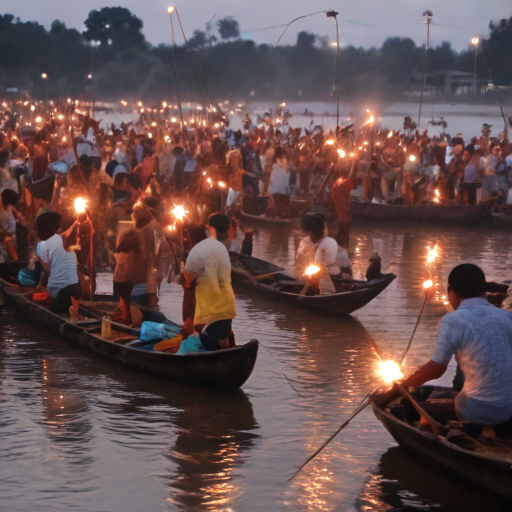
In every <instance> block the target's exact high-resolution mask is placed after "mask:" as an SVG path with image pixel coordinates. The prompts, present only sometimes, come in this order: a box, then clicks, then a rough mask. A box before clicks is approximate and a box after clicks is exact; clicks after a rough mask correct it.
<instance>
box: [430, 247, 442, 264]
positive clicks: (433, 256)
mask: <svg viewBox="0 0 512 512" xmlns="http://www.w3.org/2000/svg"><path fill="white" fill-rule="evenodd" d="M427 249H428V252H427V264H429V263H435V261H436V258H439V253H438V252H437V244H436V245H435V246H434V248H433V249H430V247H427Z"/></svg>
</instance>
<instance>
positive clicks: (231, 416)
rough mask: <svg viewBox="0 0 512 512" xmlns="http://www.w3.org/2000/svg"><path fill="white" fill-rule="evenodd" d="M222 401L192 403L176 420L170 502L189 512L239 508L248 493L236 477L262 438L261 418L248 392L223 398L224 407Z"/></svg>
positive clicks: (171, 457)
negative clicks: (254, 408)
mask: <svg viewBox="0 0 512 512" xmlns="http://www.w3.org/2000/svg"><path fill="white" fill-rule="evenodd" d="M211 398H213V397H211ZM217 400H219V397H218V396H217V397H215V400H201V401H200V402H195V403H194V404H192V403H188V404H186V405H187V406H186V408H184V409H183V411H182V413H181V414H180V415H179V417H178V418H177V419H176V426H177V427H178V428H179V430H178V433H177V438H176V442H175V443H174V446H173V447H172V449H171V450H170V451H169V453H168V457H169V458H170V459H171V460H172V461H173V462H174V463H175V464H176V465H177V468H176V470H175V471H174V472H173V478H172V480H171V481H170V487H171V492H170V495H169V498H168V502H169V503H171V504H173V505H176V506H178V507H179V508H180V509H183V510H196V509H202V510H219V509H220V510H232V509H234V508H235V509H236V507H234V505H235V504H236V503H237V502H238V501H239V499H240V496H241V494H242V488H241V487H240V484H238V483H236V480H235V479H234V477H235V473H236V471H237V469H239V468H240V467H241V466H242V465H243V463H244V461H245V460H246V459H247V457H248V456H249V453H248V452H249V451H250V449H251V448H252V447H253V446H254V444H255V442H256V441H257V439H258V437H259V436H258V435H257V434H256V432H255V429H256V428H258V427H257V423H256V419H255V417H254V412H253V408H252V405H251V402H250V400H249V398H248V397H247V395H246V394H245V393H244V392H243V391H240V392H239V393H236V394H227V395H223V396H222V397H220V402H221V403H222V407H219V405H218V403H216V402H217ZM184 405H185V404H184Z"/></svg>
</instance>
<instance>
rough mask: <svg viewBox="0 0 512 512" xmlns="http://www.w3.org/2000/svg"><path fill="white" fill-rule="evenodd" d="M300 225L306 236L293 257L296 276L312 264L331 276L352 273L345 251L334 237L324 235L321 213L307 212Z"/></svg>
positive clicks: (323, 218) (299, 275)
mask: <svg viewBox="0 0 512 512" xmlns="http://www.w3.org/2000/svg"><path fill="white" fill-rule="evenodd" d="M301 227H302V229H303V230H304V231H305V232H306V233H307V234H308V236H307V237H306V238H304V239H303V240H302V241H301V242H300V245H299V249H298V250H297V256H296V257H295V263H296V267H297V277H302V275H303V274H304V271H305V270H306V268H307V267H308V266H309V265H312V264H315V265H318V266H319V267H321V268H322V269H323V270H325V271H326V272H327V274H329V275H331V276H337V275H339V274H340V273H344V274H351V273H352V264H351V263H350V259H349V257H348V254H347V251H346V250H345V249H344V248H343V247H340V246H339V245H338V243H337V242H336V240H334V238H331V237H329V236H327V235H326V225H325V217H324V215H323V214H321V213H307V214H306V215H304V216H303V217H302V219H301Z"/></svg>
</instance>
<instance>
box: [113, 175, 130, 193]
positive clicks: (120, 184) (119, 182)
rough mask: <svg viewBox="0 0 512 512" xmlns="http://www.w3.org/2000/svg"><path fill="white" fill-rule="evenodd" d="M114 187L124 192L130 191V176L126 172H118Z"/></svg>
mask: <svg viewBox="0 0 512 512" xmlns="http://www.w3.org/2000/svg"><path fill="white" fill-rule="evenodd" d="M114 187H116V188H120V189H122V190H127V189H128V174H127V173H125V172H118V173H117V174H116V176H115V178H114Z"/></svg>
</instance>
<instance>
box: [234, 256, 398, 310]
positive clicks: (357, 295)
mask: <svg viewBox="0 0 512 512" xmlns="http://www.w3.org/2000/svg"><path fill="white" fill-rule="evenodd" d="M232 258H233V259H235V262H234V263H233V264H232V266H231V279H232V281H233V284H234V285H235V286H240V287H244V288H251V289H254V290H256V291H257V292H259V293H261V294H263V295H265V296H267V297H270V298H272V299H275V300H278V301H280V302H286V303H288V304H292V305H294V306H298V307H300V308H303V309H308V310H310V311H311V310H314V311H320V312H325V313H337V314H340V315H350V314H351V313H353V312H354V311H357V310H358V309H361V308H362V307H364V306H366V305H367V304H368V303H369V302H371V301H372V300H373V299H375V297H377V296H378V295H379V294H380V293H381V292H382V291H383V290H385V289H386V288H387V287H388V286H389V284H390V283H391V282H392V281H393V280H394V279H395V278H396V276H395V275H394V274H383V275H382V277H381V278H379V279H375V280H373V281H371V282H369V283H367V284H366V285H365V287H364V288H361V289H357V290H353V291H347V292H343V293H334V294H331V295H314V296H308V295H304V296H300V294H298V293H290V292H285V291H281V290H277V289H276V288H274V287H272V286H271V285H268V284H265V283H262V282H259V281H257V280H256V279H255V278H254V276H252V275H251V274H250V273H249V272H248V271H247V270H245V269H241V268H239V267H237V266H236V258H235V257H234V256H232ZM246 259H250V261H254V262H256V264H262V265H263V264H264V265H265V268H263V267H262V270H261V274H264V273H266V272H271V273H276V272H278V271H279V270H282V269H281V268H280V267H276V266H275V265H272V264H271V263H268V262H265V261H263V260H258V259H257V258H247V257H244V258H243V260H246Z"/></svg>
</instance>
